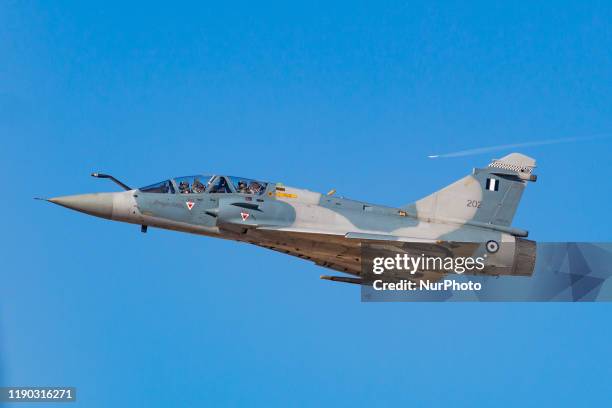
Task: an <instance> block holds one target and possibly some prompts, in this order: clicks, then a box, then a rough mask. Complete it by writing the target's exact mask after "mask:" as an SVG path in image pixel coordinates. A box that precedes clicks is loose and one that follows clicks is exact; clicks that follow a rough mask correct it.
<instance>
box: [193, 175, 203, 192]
mask: <svg viewBox="0 0 612 408" xmlns="http://www.w3.org/2000/svg"><path fill="white" fill-rule="evenodd" d="M191 189H192V190H193V193H194V194H200V193H203V192H204V190H206V186H205V185H204V184H202V182H201V181H200V179H198V178H196V179H195V180H193V184H192V185H191Z"/></svg>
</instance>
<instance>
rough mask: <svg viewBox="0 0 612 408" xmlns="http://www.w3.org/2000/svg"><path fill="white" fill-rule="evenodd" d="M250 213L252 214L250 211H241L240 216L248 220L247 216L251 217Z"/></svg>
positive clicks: (243, 219)
mask: <svg viewBox="0 0 612 408" xmlns="http://www.w3.org/2000/svg"><path fill="white" fill-rule="evenodd" d="M249 215H250V214H249V213H248V212H244V211H242V212H241V213H240V216H241V217H242V221H246V220H247V218H249Z"/></svg>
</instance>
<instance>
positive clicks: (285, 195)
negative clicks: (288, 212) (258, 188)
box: [276, 192, 297, 198]
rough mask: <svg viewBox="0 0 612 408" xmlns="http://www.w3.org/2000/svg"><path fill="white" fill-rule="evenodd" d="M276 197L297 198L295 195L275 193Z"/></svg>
mask: <svg viewBox="0 0 612 408" xmlns="http://www.w3.org/2000/svg"><path fill="white" fill-rule="evenodd" d="M276 196H277V197H285V198H297V194H291V193H279V192H276Z"/></svg>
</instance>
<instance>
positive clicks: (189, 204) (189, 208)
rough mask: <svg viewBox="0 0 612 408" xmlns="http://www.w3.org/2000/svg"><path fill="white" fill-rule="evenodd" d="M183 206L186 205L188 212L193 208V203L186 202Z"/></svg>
mask: <svg viewBox="0 0 612 408" xmlns="http://www.w3.org/2000/svg"><path fill="white" fill-rule="evenodd" d="M185 204H187V209H188V210H189V211H191V209H192V208H193V206H194V205H195V203H194V202H193V201H187V202H186V203H185Z"/></svg>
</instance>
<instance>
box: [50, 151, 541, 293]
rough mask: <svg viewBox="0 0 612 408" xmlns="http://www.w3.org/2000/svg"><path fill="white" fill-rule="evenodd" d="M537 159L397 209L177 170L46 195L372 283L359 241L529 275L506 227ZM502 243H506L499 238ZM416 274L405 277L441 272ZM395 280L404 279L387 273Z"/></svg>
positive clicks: (502, 163)
mask: <svg viewBox="0 0 612 408" xmlns="http://www.w3.org/2000/svg"><path fill="white" fill-rule="evenodd" d="M534 168H535V160H534V159H532V158H530V157H527V156H525V155H522V154H519V153H512V154H510V155H508V156H506V157H504V158H502V159H497V160H493V162H492V163H490V164H489V165H488V166H487V167H485V168H478V169H474V170H473V171H472V174H470V175H468V176H466V177H464V178H462V179H460V180H458V181H456V182H455V183H452V184H451V185H449V186H447V187H445V188H443V189H441V190H439V191H437V192H435V193H433V194H431V195H429V196H427V197H425V198H423V199H421V200H418V201H416V202H414V203H412V204H408V205H406V206H403V207H399V208H394V207H388V206H382V205H375V204H369V203H365V202H361V201H354V200H349V199H346V198H340V197H336V196H334V195H333V192H330V193H328V194H327V195H326V194H320V193H315V192H312V191H308V190H303V189H298V188H294V187H289V186H285V185H283V184H280V183H269V182H264V181H259V180H251V179H247V178H243V177H233V176H225V175H197V176H188V177H177V178H173V179H169V180H165V181H162V182H159V183H156V184H152V185H150V186H146V187H142V188H138V189H132V188H130V187H128V186H127V185H126V184H124V183H122V182H121V181H119V180H117V179H115V178H114V177H113V176H110V175H106V174H100V173H94V174H92V176H94V177H99V178H108V179H111V180H112V181H114V182H115V183H117V184H118V185H119V186H121V187H122V188H123V189H124V190H126V191H123V192H114V193H96V194H82V195H71V196H64V197H56V198H50V199H48V201H50V202H52V203H55V204H58V205H61V206H63V207H67V208H70V209H73V210H76V211H80V212H84V213H86V214H90V215H94V216H97V217H102V218H107V219H110V220H114V221H122V222H127V223H132V224H137V225H140V226H141V230H142V232H146V231H147V227H149V226H151V227H157V228H165V229H170V230H176V231H182V232H189V233H195V234H200V235H206V236H210V237H217V238H224V239H231V240H235V241H240V242H247V243H250V244H254V245H258V246H261V247H264V248H268V249H272V250H275V251H279V252H282V253H285V254H288V255H293V256H296V257H299V258H302V259H306V260H310V261H312V262H314V263H316V264H317V265H320V266H323V267H327V268H330V269H333V270H336V271H339V272H343V273H346V274H349V275H352V276H350V277H349V276H322V278H323V279H328V280H332V281H340V282H348V283H358V284H369V283H371V282H372V276H371V274H369V273H368V271H364V268H363V265H362V248H363V247H364V245H371V244H378V245H382V246H383V247H384V246H385V245H389V246H397V245H398V244H399V245H400V246H401V248H402V250H403V251H404V252H414V253H418V254H419V255H420V254H425V253H427V254H429V253H433V254H454V255H455V256H456V255H457V254H461V253H464V254H465V253H466V251H467V253H468V254H469V255H472V254H474V253H484V254H485V255H486V259H487V261H486V267H485V268H484V269H483V270H481V271H480V272H479V274H484V275H494V276H498V275H530V274H531V273H532V272H533V268H534V264H535V242H533V241H530V240H527V239H525V237H527V234H528V233H527V231H525V230H522V229H518V228H514V227H512V226H511V222H512V219H513V217H514V214H515V212H516V209H517V206H518V204H519V201H520V199H521V196H522V194H523V190H524V189H525V186H526V184H527V182H529V181H536V176H535V175H534V174H532V172H533V169H534ZM502 244H503V245H502ZM442 276H443V275H442V274H440V272H439V271H420V272H419V273H418V274H412V275H411V276H409V278H410V279H434V280H435V279H439V278H441V277H442ZM387 278H389V279H401V278H405V276H399V275H398V276H395V277H393V276H388V277H387Z"/></svg>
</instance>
